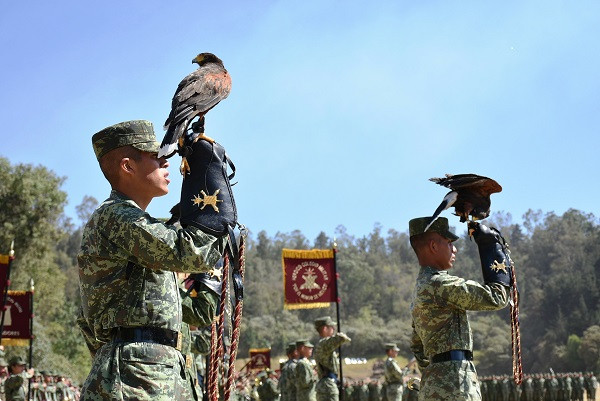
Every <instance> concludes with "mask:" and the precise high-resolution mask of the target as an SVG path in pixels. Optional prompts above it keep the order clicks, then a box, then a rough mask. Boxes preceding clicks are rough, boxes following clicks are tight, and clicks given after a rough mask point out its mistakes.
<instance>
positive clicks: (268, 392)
mask: <svg viewBox="0 0 600 401" xmlns="http://www.w3.org/2000/svg"><path fill="white" fill-rule="evenodd" d="M257 391H258V396H259V397H260V401H276V400H278V399H279V391H278V390H277V383H275V380H273V379H271V378H270V377H267V378H266V379H264V380H263V382H262V383H261V384H260V386H258V389H257Z"/></svg>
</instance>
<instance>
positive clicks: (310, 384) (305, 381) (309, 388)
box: [294, 358, 317, 401]
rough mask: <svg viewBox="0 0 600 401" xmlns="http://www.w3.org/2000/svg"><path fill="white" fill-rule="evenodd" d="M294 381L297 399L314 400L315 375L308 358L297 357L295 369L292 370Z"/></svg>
mask: <svg viewBox="0 0 600 401" xmlns="http://www.w3.org/2000/svg"><path fill="white" fill-rule="evenodd" d="M294 381H295V384H296V399H297V400H306V401H315V400H316V399H317V393H316V390H315V384H316V383H317V377H316V375H315V371H314V370H313V368H312V366H311V364H310V362H309V361H308V359H306V358H300V359H298V362H297V364H296V369H295V370H294Z"/></svg>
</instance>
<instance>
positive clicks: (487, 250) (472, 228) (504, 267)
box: [469, 221, 513, 287]
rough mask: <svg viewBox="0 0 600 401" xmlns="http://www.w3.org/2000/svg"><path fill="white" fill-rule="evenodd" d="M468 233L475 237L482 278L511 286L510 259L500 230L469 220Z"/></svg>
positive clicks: (485, 280) (488, 281) (486, 281)
mask: <svg viewBox="0 0 600 401" xmlns="http://www.w3.org/2000/svg"><path fill="white" fill-rule="evenodd" d="M469 234H470V235H472V236H473V238H475V242H476V243H477V246H478V247H479V259H480V260H481V270H482V272H483V280H484V282H485V283H486V284H487V283H499V284H502V285H505V286H507V287H510V286H511V282H510V280H511V269H512V267H513V266H512V261H511V259H510V257H509V255H508V254H509V251H508V247H507V244H506V241H505V240H504V238H503V237H502V235H501V234H500V231H498V230H496V229H495V228H493V227H491V228H490V227H487V226H485V225H483V224H481V223H476V222H474V221H470V222H469Z"/></svg>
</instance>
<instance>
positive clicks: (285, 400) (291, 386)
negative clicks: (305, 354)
mask: <svg viewBox="0 0 600 401" xmlns="http://www.w3.org/2000/svg"><path fill="white" fill-rule="evenodd" d="M295 349H296V343H289V344H288V346H287V350H286V351H287V352H286V353H287V354H288V355H290V354H291V353H292V352H293V351H294V350H295ZM297 363H298V361H297V360H296V359H293V358H291V357H290V358H289V359H288V360H287V361H285V362H284V363H283V366H282V367H281V373H280V375H279V392H280V394H281V401H296V385H295V378H294V372H295V370H296V365H297Z"/></svg>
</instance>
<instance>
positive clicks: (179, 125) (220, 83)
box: [158, 53, 231, 164]
mask: <svg viewBox="0 0 600 401" xmlns="http://www.w3.org/2000/svg"><path fill="white" fill-rule="evenodd" d="M192 63H196V64H198V69H197V70H196V71H194V72H192V73H191V74H189V75H188V76H186V77H185V78H183V80H182V81H181V82H180V83H179V86H178V87H177V90H176V91H175V95H173V101H172V103H171V113H170V114H169V118H167V121H165V126H164V128H165V130H166V131H167V133H166V134H165V137H164V138H163V140H162V143H161V145H160V150H159V151H158V156H159V157H162V156H166V157H170V156H172V155H173V153H174V152H175V151H176V150H177V145H179V146H180V147H181V148H183V147H184V146H190V145H191V144H192V143H193V142H194V141H196V140H198V139H199V138H202V139H206V140H208V141H210V142H214V141H213V140H212V139H211V138H209V137H207V136H205V135H204V115H205V114H206V113H207V112H208V111H209V110H210V109H212V108H213V107H215V106H216V105H217V104H218V103H219V102H220V101H221V100H223V99H225V98H226V97H227V96H228V95H229V92H230V91H231V77H230V76H229V73H228V72H227V70H226V69H225V67H224V66H223V62H222V61H221V59H219V58H218V57H217V56H215V55H214V54H212V53H200V54H199V55H198V56H196V57H195V58H194V59H193V60H192ZM195 119H197V121H196V122H194V123H193V124H191V123H192V121H193V120H195ZM190 124H191V132H188V129H189V128H190ZM184 163H185V158H184ZM182 164H183V163H182Z"/></svg>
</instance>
